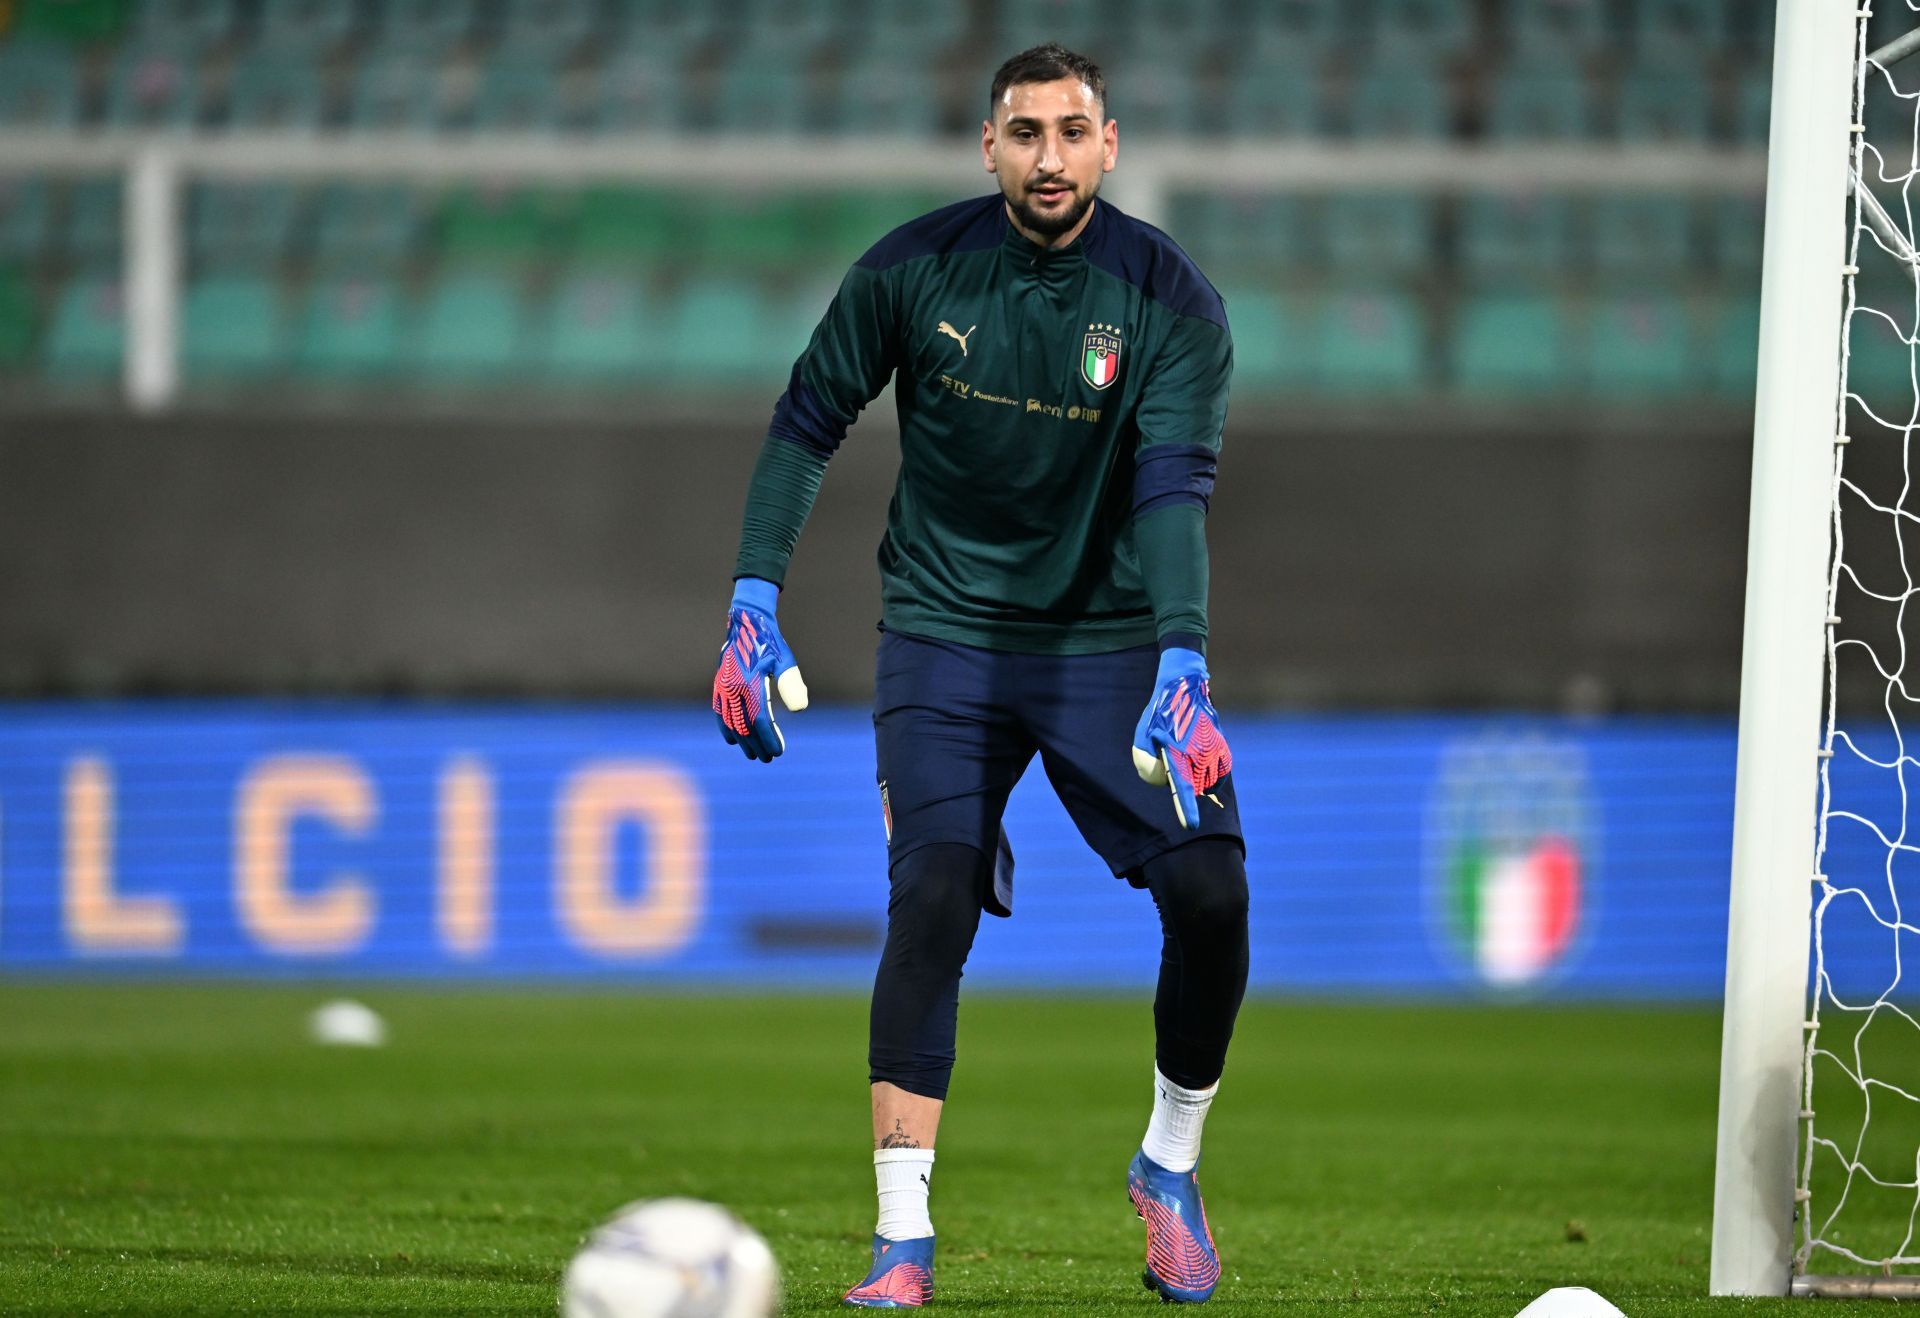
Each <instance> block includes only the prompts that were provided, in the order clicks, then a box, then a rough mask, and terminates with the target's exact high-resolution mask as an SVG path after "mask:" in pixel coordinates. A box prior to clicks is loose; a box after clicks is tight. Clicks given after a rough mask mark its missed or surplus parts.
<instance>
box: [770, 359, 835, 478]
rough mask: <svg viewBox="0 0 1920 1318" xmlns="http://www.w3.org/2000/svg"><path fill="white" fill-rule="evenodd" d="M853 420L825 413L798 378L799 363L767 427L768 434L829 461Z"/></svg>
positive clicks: (776, 404) (788, 378) (823, 408)
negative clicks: (809, 450)
mask: <svg viewBox="0 0 1920 1318" xmlns="http://www.w3.org/2000/svg"><path fill="white" fill-rule="evenodd" d="M852 420H853V419H852V418H851V417H843V416H836V415H834V414H833V413H832V412H829V411H828V410H827V408H826V406H825V405H824V404H822V403H821V401H820V397H819V395H817V394H815V393H814V392H813V390H811V389H809V388H807V385H806V382H805V381H804V380H802V379H801V378H800V363H799V362H795V363H794V365H793V374H792V375H790V376H789V377H787V391H786V392H785V393H784V394H781V395H780V401H779V402H777V403H775V404H774V405H773V421H772V423H771V424H770V425H769V426H768V427H767V434H769V435H770V436H772V437H773V438H775V439H784V440H788V441H790V442H791V443H795V444H798V445H800V447H802V448H804V449H811V450H812V451H813V452H815V453H818V454H819V455H820V456H821V457H823V458H830V457H832V456H833V455H834V453H835V452H836V451H838V450H839V448H840V441H841V440H843V439H845V438H846V437H847V427H848V426H849V425H851V424H852Z"/></svg>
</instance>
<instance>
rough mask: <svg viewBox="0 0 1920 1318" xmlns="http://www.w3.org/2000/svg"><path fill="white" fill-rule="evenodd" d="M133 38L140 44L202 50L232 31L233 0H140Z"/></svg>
mask: <svg viewBox="0 0 1920 1318" xmlns="http://www.w3.org/2000/svg"><path fill="white" fill-rule="evenodd" d="M131 8H132V10H133V18H134V22H133V32H132V37H133V40H135V41H136V42H138V43H139V44H140V45H142V46H147V47H155V46H165V47H168V48H171V49H174V50H180V51H203V50H205V49H206V48H207V47H209V46H213V45H217V44H218V43H219V42H222V41H224V40H226V38H227V37H228V36H229V35H230V34H231V33H232V32H233V20H234V4H233V0H140V3H139V4H137V5H133V6H131Z"/></svg>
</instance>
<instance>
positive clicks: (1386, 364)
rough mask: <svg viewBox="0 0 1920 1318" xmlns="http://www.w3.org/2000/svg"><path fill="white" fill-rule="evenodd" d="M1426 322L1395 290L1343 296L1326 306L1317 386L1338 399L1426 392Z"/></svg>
mask: <svg viewBox="0 0 1920 1318" xmlns="http://www.w3.org/2000/svg"><path fill="white" fill-rule="evenodd" d="M1424 320H1425V317H1424V316H1423V315H1422V313H1421V310H1420V307H1419V304H1418V303H1416V302H1415V301H1414V299H1413V298H1411V297H1409V296H1408V295H1407V294H1405V293H1401V292H1398V291H1395V290H1390V289H1381V290H1378V291H1368V292H1348V293H1339V294H1335V295H1333V296H1330V297H1328V298H1327V299H1325V301H1324V302H1322V304H1321V306H1320V309H1319V313H1318V315H1317V317H1316V318H1315V323H1314V332H1313V335H1312V337H1313V339H1314V341H1315V342H1316V343H1317V344H1318V348H1319V351H1318V353H1317V355H1316V359H1315V361H1314V372H1313V374H1314V380H1315V381H1316V383H1317V384H1318V385H1319V386H1320V387H1321V388H1323V389H1326V390H1329V391H1331V392H1336V393H1344V394H1361V395H1379V394H1392V393H1406V392H1410V391H1413V390H1417V389H1419V388H1421V387H1422V386H1423V385H1424V384H1425V383H1426V380H1425V376H1426V333H1425V326H1424Z"/></svg>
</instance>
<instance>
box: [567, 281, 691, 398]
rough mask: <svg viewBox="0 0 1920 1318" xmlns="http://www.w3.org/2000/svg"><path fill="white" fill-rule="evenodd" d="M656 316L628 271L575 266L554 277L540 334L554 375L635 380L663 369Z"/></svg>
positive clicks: (661, 338) (663, 352) (663, 350)
mask: <svg viewBox="0 0 1920 1318" xmlns="http://www.w3.org/2000/svg"><path fill="white" fill-rule="evenodd" d="M660 330H661V325H660V321H659V315H658V313H657V312H656V311H655V310H654V308H653V307H652V306H650V305H649V304H648V301H647V298H646V294H645V290H644V289H643V288H642V287H641V284H640V281H639V280H638V279H637V278H635V277H634V276H632V275H620V274H608V273H606V272H604V271H593V270H579V271H575V272H573V273H570V274H568V275H566V276H565V277H563V278H562V279H561V280H560V283H559V285H558V287H557V288H556V290H555V292H554V296H553V301H552V303H551V304H550V306H549V308H548V313H547V324H546V327H545V332H544V333H543V334H542V335H541V344H542V349H543V355H542V358H541V363H542V365H543V366H544V367H545V368H546V369H547V370H549V371H551V372H553V373H554V374H556V375H563V376H588V377H599V378H604V379H621V380H626V381H630V382H631V381H638V380H639V379H641V378H642V377H645V376H648V375H657V374H659V373H660V372H662V371H663V370H665V369H666V366H667V361H666V351H667V350H666V344H665V341H664V336H663V335H662V334H661V333H660Z"/></svg>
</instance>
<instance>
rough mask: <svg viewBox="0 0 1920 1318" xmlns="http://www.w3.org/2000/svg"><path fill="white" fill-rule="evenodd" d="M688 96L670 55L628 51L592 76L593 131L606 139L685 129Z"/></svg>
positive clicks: (683, 76)
mask: <svg viewBox="0 0 1920 1318" xmlns="http://www.w3.org/2000/svg"><path fill="white" fill-rule="evenodd" d="M688 92H689V88H688V84H687V80H686V77H685V75H684V74H683V72H682V71H681V67H680V65H679V63H678V62H677V61H676V60H675V59H674V58H673V57H672V56H671V55H663V54H661V53H659V52H657V51H651V50H649V51H646V52H640V51H633V50H629V51H627V52H626V53H624V54H622V55H621V56H619V57H618V58H616V59H613V60H609V61H608V62H607V63H606V64H605V65H603V66H602V67H601V69H600V70H599V72H598V74H597V75H596V76H595V86H594V94H593V104H594V109H593V111H592V115H591V118H592V124H593V127H595V128H597V129H598V130H599V131H600V132H601V133H603V134H605V135H607V136H609V137H611V136H615V135H618V134H621V133H637V132H649V131H657V130H660V129H667V128H683V127H686V126H687V124H688V122H689V118H690V111H691V106H690V104H689V96H688Z"/></svg>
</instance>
